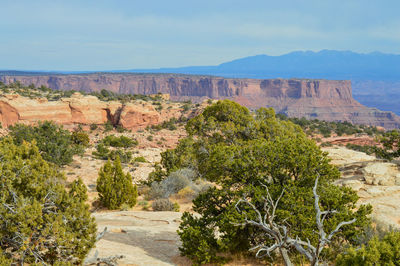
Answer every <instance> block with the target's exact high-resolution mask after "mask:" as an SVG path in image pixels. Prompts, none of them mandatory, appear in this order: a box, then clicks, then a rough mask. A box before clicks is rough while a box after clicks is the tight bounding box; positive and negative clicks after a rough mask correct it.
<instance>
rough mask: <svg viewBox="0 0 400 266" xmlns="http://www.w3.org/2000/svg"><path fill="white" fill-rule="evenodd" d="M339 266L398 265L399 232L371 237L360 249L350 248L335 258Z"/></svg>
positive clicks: (399, 250) (399, 255) (399, 254)
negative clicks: (380, 236)
mask: <svg viewBox="0 0 400 266" xmlns="http://www.w3.org/2000/svg"><path fill="white" fill-rule="evenodd" d="M336 265H339V266H350V265H351V266H362V265H400V232H388V233H387V234H385V235H384V236H383V237H382V238H379V237H377V236H375V237H373V238H372V239H371V240H370V241H368V243H367V244H366V245H362V246H361V247H360V248H354V247H350V248H348V249H347V250H346V251H345V252H343V253H342V254H340V255H339V256H338V258H337V261H336Z"/></svg>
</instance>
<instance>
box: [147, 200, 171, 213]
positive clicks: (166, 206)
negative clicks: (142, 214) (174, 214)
mask: <svg viewBox="0 0 400 266" xmlns="http://www.w3.org/2000/svg"><path fill="white" fill-rule="evenodd" d="M151 207H152V208H153V211H173V210H174V204H173V203H172V202H171V201H170V200H169V199H156V200H155V201H153V203H152V204H151Z"/></svg>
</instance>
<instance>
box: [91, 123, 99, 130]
mask: <svg viewBox="0 0 400 266" xmlns="http://www.w3.org/2000/svg"><path fill="white" fill-rule="evenodd" d="M97 128H98V125H96V124H91V125H90V130H96V129H97Z"/></svg>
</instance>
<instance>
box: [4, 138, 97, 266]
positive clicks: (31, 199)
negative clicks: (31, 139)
mask: <svg viewBox="0 0 400 266" xmlns="http://www.w3.org/2000/svg"><path fill="white" fill-rule="evenodd" d="M0 157H1V158H2V160H1V163H0V174H1V178H0V187H1V188H2V189H0V254H1V253H3V256H1V255H0V265H10V264H8V261H7V259H11V261H12V262H13V264H15V265H23V264H24V265H25V264H34V263H35V262H38V261H43V262H44V263H45V264H48V265H56V264H57V263H58V264H64V265H66V264H67V263H70V265H72V264H81V263H82V261H83V259H84V257H85V256H86V255H87V254H88V252H89V251H90V249H91V248H92V247H93V246H94V243H95V240H96V234H97V229H96V223H95V221H94V218H93V217H91V215H90V212H89V206H88V205H87V204H86V203H85V200H86V199H87V195H86V187H85V185H84V184H83V183H82V180H79V179H78V180H77V181H75V182H73V183H72V184H71V188H70V189H69V190H66V189H65V182H66V181H65V177H64V175H63V174H62V173H60V172H59V171H58V169H56V168H54V167H52V166H51V165H49V164H48V163H47V162H46V161H45V160H43V158H42V157H41V155H40V151H39V149H38V148H37V147H36V146H35V145H34V144H30V143H26V142H24V143H23V144H21V145H18V146H16V145H15V144H14V143H13V141H12V139H10V138H5V139H3V140H1V141H0ZM4 256H5V257H6V258H7V259H6V258H4ZM44 263H43V264H44Z"/></svg>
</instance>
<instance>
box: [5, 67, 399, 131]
mask: <svg viewBox="0 0 400 266" xmlns="http://www.w3.org/2000/svg"><path fill="white" fill-rule="evenodd" d="M0 81H2V82H3V83H12V82H15V81H19V82H21V83H22V84H24V85H30V84H34V85H35V86H41V85H44V86H47V87H50V88H52V89H56V90H82V91H86V92H90V91H100V90H102V89H106V90H110V91H113V92H117V93H126V94H155V93H158V92H161V93H166V94H170V97H171V99H172V100H187V99H192V100H194V101H200V100H202V99H205V98H213V99H232V100H235V101H237V102H239V103H240V104H243V105H245V106H247V107H249V108H252V109H254V108H259V107H273V108H274V109H275V110H276V112H279V113H285V114H287V115H288V116H291V117H306V118H309V119H321V120H327V121H349V122H352V123H357V124H366V125H374V126H382V127H385V128H386V129H392V128H399V127H400V117H398V116H396V115H395V114H394V113H392V112H386V111H380V110H377V109H374V108H368V107H366V106H363V105H361V104H360V103H358V102H357V101H355V100H354V99H353V97H352V88H351V82H350V81H337V80H309V79H268V80H261V79H232V78H221V77H213V76H192V75H178V74H109V73H94V74H80V75H43V76H41V75H32V76H18V75H16V76H4V75H3V76H0Z"/></svg>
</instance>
